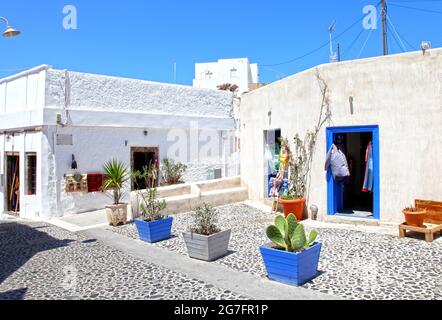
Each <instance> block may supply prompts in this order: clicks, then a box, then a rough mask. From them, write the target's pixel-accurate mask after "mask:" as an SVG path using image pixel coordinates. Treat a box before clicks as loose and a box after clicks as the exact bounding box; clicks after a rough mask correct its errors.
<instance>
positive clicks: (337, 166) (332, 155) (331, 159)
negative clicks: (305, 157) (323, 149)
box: [325, 144, 350, 181]
mask: <svg viewBox="0 0 442 320" xmlns="http://www.w3.org/2000/svg"><path fill="white" fill-rule="evenodd" d="M329 167H331V171H332V175H333V179H334V180H335V181H343V180H345V179H347V178H348V177H350V170H349V168H348V162H347V158H346V156H345V154H344V153H343V152H342V151H341V150H340V149H339V148H338V147H337V146H336V145H334V144H333V145H332V147H331V149H330V151H329V152H328V154H327V159H326V162H325V170H326V171H327V170H328V168H329Z"/></svg>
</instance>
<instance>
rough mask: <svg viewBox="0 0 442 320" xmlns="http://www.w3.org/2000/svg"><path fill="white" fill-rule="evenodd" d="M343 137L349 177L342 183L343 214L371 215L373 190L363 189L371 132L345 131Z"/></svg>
mask: <svg viewBox="0 0 442 320" xmlns="http://www.w3.org/2000/svg"><path fill="white" fill-rule="evenodd" d="M342 136H343V137H344V141H345V142H344V145H345V147H346V150H345V154H346V156H347V161H348V166H349V170H350V179H349V180H348V182H347V183H345V184H344V207H343V208H344V210H343V213H344V214H355V215H358V214H359V215H362V216H364V215H366V216H367V217H371V216H373V192H368V191H365V192H364V191H363V189H364V180H365V171H366V167H367V166H366V163H367V161H366V157H367V147H368V145H369V143H370V142H371V141H373V134H372V133H371V132H357V133H347V134H343V135H342Z"/></svg>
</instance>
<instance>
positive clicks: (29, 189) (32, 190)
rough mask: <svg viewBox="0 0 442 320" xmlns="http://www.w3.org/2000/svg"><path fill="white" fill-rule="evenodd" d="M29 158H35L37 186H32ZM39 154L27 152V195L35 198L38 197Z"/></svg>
mask: <svg viewBox="0 0 442 320" xmlns="http://www.w3.org/2000/svg"><path fill="white" fill-rule="evenodd" d="M29 157H35V169H34V171H35V185H31V184H32V179H31V173H30V172H29V171H30V168H29ZM37 161H38V159H37V153H36V152H26V154H25V183H26V185H25V195H27V196H35V195H37Z"/></svg>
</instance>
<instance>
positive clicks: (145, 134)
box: [143, 129, 149, 137]
mask: <svg viewBox="0 0 442 320" xmlns="http://www.w3.org/2000/svg"><path fill="white" fill-rule="evenodd" d="M143 133H144V136H145V137H147V136H148V135H149V131H147V130H146V129H144V131H143Z"/></svg>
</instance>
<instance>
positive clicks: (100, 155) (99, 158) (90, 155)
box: [42, 127, 235, 216]
mask: <svg viewBox="0 0 442 320" xmlns="http://www.w3.org/2000/svg"><path fill="white" fill-rule="evenodd" d="M56 134H72V136H73V145H72V146H57V145H56V144H55V143H54V137H55V135H56ZM169 134H170V131H169V130H150V131H149V134H148V136H145V135H144V133H143V130H141V129H138V128H93V127H67V128H56V127H50V128H49V127H48V128H45V130H44V135H45V137H44V140H45V143H44V147H43V158H44V159H45V161H46V164H47V166H46V167H45V168H44V172H42V176H43V177H44V179H45V181H44V182H43V184H44V185H45V186H46V189H47V190H48V194H47V196H46V199H45V200H44V210H43V211H44V212H45V214H49V215H50V216H61V215H65V214H72V213H80V212H87V211H90V210H96V209H102V208H104V206H105V205H106V204H109V203H110V201H111V200H110V198H109V197H108V196H106V195H104V194H103V193H100V192H98V193H66V192H65V187H66V186H65V174H70V173H75V172H73V171H72V170H71V163H72V155H75V159H76V161H77V164H78V171H76V172H78V173H89V174H92V173H102V172H103V169H102V166H103V164H104V163H105V162H107V161H108V160H111V159H119V160H120V161H123V162H124V163H126V164H127V165H128V166H129V167H130V161H131V147H158V148H159V151H160V162H162V160H163V159H164V158H166V157H168V156H170V155H168V152H169V150H170V149H171V147H173V145H174V144H175V143H176V141H175V140H171V139H170V138H171V137H173V135H172V136H169ZM186 134H187V135H188V137H189V139H190V136H191V134H190V132H189V131H187V132H186ZM169 140H170V141H169ZM126 141H127V145H126ZM222 143H223V140H222V139H220V140H219V145H218V146H216V147H217V149H218V150H220V152H222V151H223V147H222ZM186 147H187V145H186ZM205 147H207V143H200V144H199V146H198V149H197V150H196V151H197V153H192V152H191V151H186V153H187V159H188V160H187V161H183V163H185V164H186V165H188V167H189V169H188V171H187V173H186V175H185V181H186V182H194V181H201V180H206V179H207V177H208V170H209V169H213V168H221V169H223V168H224V162H223V159H224V157H223V155H222V154H220V155H219V156H216V157H201V156H200V152H201V151H203V148H205ZM216 147H215V146H214V148H216ZM181 156H182V155H180V154H178V157H177V158H174V157H172V158H174V159H177V160H180V161H182V160H183V159H182V158H181ZM227 168H228V169H227V170H228V171H227V172H224V170H223V172H224V173H225V175H226V176H233V175H235V172H234V170H233V169H232V168H231V167H230V164H228V166H227ZM126 188H127V189H128V190H129V189H130V185H129V184H128V185H127V186H126ZM54 200H55V201H54ZM126 201H128V199H126Z"/></svg>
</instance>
